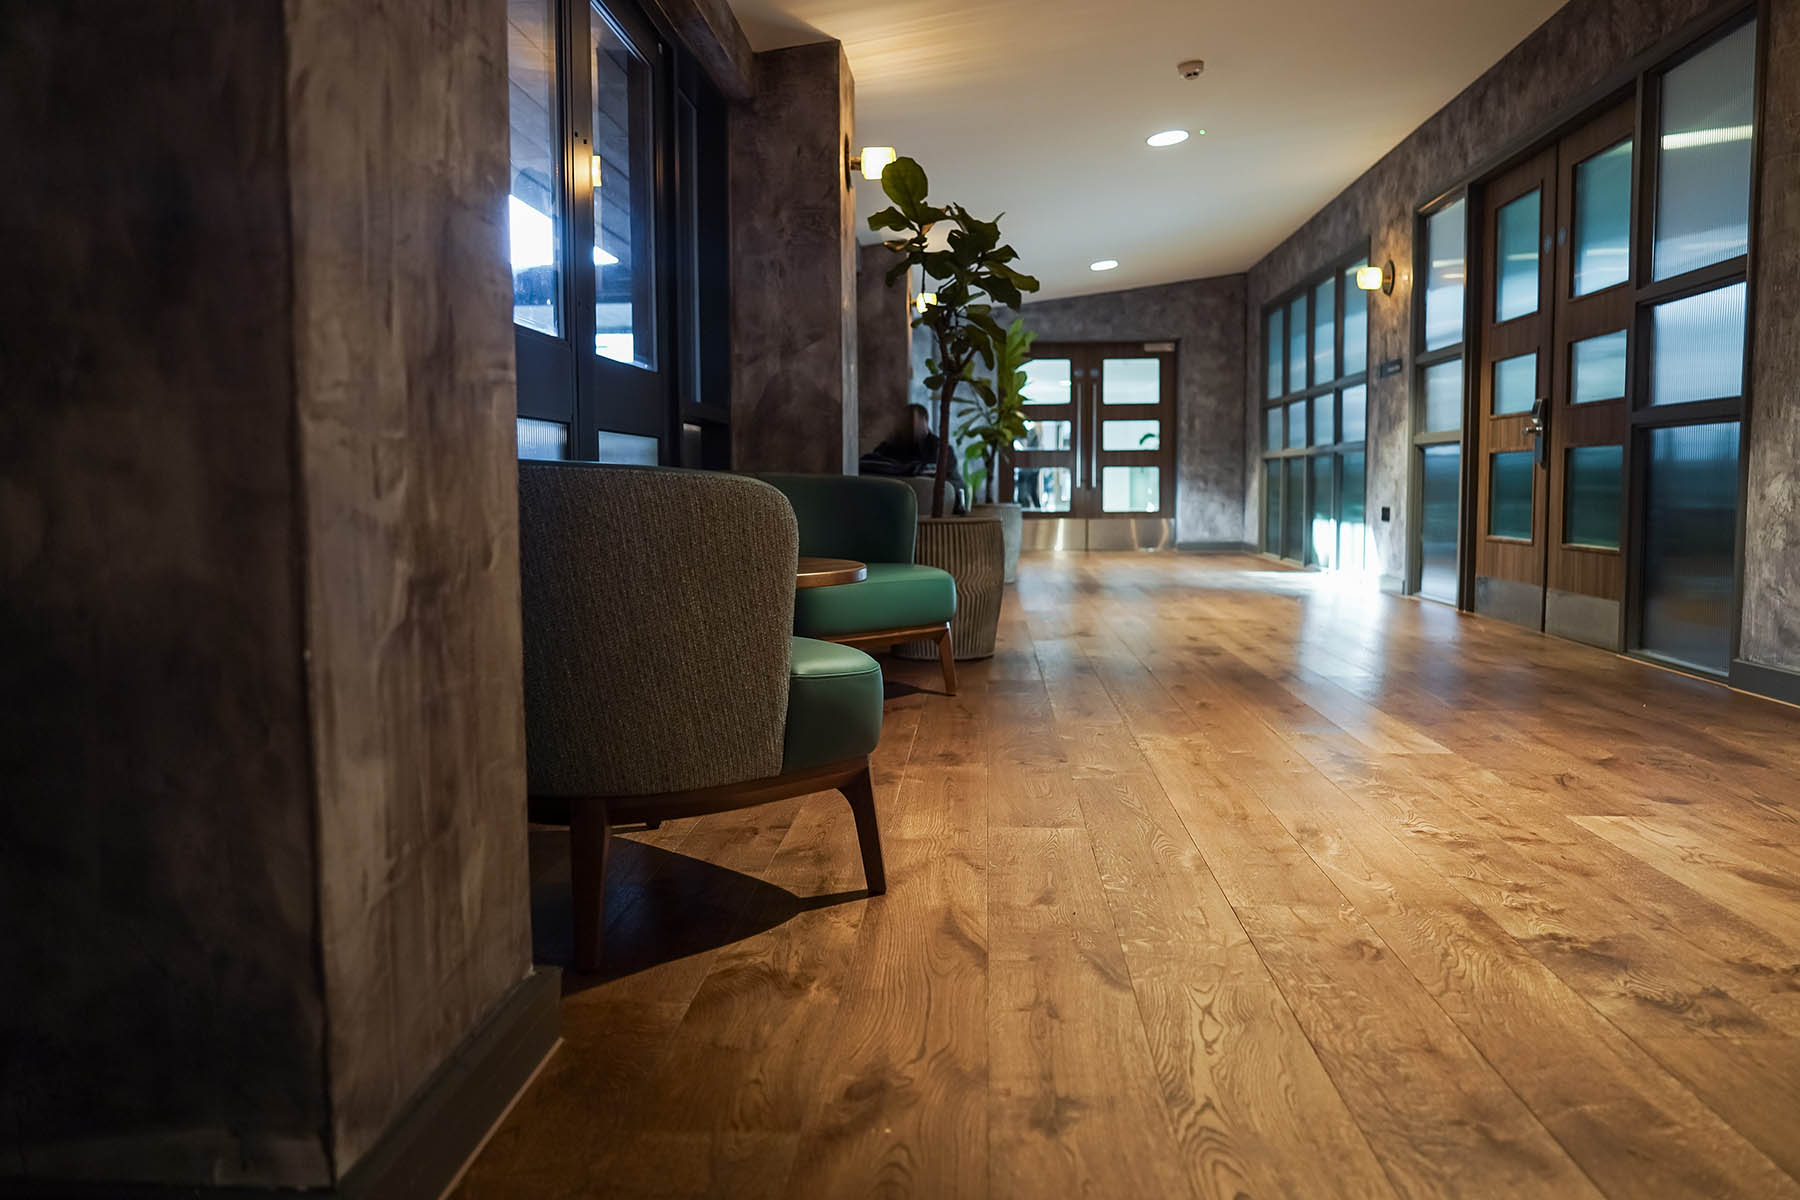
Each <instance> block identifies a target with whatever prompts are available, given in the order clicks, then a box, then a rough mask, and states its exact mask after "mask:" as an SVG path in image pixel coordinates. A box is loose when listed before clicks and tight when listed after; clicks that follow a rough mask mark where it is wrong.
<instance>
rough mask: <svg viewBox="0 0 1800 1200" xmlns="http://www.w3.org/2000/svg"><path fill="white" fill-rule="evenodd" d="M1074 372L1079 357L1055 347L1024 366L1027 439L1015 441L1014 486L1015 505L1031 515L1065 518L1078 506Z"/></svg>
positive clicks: (1043, 350) (1044, 349) (1003, 484)
mask: <svg viewBox="0 0 1800 1200" xmlns="http://www.w3.org/2000/svg"><path fill="white" fill-rule="evenodd" d="M1075 373H1076V367H1075V360H1074V358H1073V357H1072V356H1071V355H1068V354H1056V353H1055V352H1054V350H1052V349H1051V348H1050V347H1043V346H1040V347H1039V348H1038V353H1037V357H1035V358H1033V359H1031V361H1029V362H1027V363H1026V364H1025V387H1024V389H1023V390H1022V393H1021V394H1022V396H1023V398H1024V401H1025V420H1026V426H1025V436H1023V437H1021V438H1018V439H1016V440H1015V441H1014V442H1013V454H1012V480H1011V483H1012V500H1013V503H1015V504H1018V505H1019V506H1020V507H1022V508H1023V509H1024V510H1025V511H1026V512H1028V513H1056V514H1064V513H1068V512H1069V511H1070V508H1071V506H1072V505H1073V504H1074V499H1075V462H1076V457H1075V453H1076V444H1075V413H1076V406H1075ZM1006 482H1007V481H1005V480H1004V479H1003V480H1002V481H1001V491H1002V492H1004V491H1005V490H1006Z"/></svg>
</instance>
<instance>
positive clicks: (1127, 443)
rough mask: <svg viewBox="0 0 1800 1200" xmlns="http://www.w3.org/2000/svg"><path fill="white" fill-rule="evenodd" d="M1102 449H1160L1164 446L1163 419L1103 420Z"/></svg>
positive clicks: (1101, 432)
mask: <svg viewBox="0 0 1800 1200" xmlns="http://www.w3.org/2000/svg"><path fill="white" fill-rule="evenodd" d="M1100 448H1101V449H1102V450H1159V449H1161V448H1162V422H1161V421H1102V422H1100Z"/></svg>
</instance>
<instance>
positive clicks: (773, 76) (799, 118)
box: [730, 42, 858, 474]
mask: <svg viewBox="0 0 1800 1200" xmlns="http://www.w3.org/2000/svg"><path fill="white" fill-rule="evenodd" d="M854 107H855V85H854V83H853V81H852V79H851V76H850V64H849V61H848V60H847V59H846V58H845V57H844V50H843V47H842V46H841V45H840V44H839V43H837V42H815V43H813V44H811V45H805V46H794V47H791V48H789V49H785V50H771V51H769V52H767V53H764V54H759V55H757V56H756V94H755V96H754V98H752V99H751V100H749V101H747V102H744V103H740V104H736V105H733V107H732V112H731V123H730V138H731V148H730V159H731V441H732V466H733V469H735V470H739V471H819V472H826V473H831V474H837V473H840V472H845V471H849V472H854V471H855V469H856V459H857V454H858V447H857V402H856V321H857V316H856V311H857V305H856V230H855V225H856V197H855V195H854V194H853V193H852V192H851V190H850V185H849V183H848V181H847V180H846V179H845V175H844V150H845V147H846V146H847V145H850V144H852V143H853V142H854V136H853V135H854V124H853V111H854Z"/></svg>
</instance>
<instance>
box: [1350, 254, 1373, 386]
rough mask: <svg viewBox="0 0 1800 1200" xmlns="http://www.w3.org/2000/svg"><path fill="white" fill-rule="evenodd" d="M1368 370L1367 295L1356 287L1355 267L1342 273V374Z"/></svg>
mask: <svg viewBox="0 0 1800 1200" xmlns="http://www.w3.org/2000/svg"><path fill="white" fill-rule="evenodd" d="M1362 265H1364V264H1362V263H1358V264H1357V266H1362ZM1368 369H1369V293H1367V292H1365V291H1363V290H1362V289H1361V288H1359V287H1357V286H1356V267H1351V268H1350V269H1349V270H1348V271H1346V272H1344V374H1346V375H1355V374H1356V373H1358V372H1359V371H1366V370H1368Z"/></svg>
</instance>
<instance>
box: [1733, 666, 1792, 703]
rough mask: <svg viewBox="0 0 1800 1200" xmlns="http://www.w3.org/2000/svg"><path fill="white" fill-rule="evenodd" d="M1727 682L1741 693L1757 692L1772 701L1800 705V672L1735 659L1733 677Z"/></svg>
mask: <svg viewBox="0 0 1800 1200" xmlns="http://www.w3.org/2000/svg"><path fill="white" fill-rule="evenodd" d="M1727 682H1728V683H1730V684H1731V686H1732V687H1734V688H1736V689H1738V691H1740V692H1755V693H1756V694H1757V695H1759V696H1767V697H1768V698H1769V699H1771V700H1782V701H1785V702H1786V703H1788V704H1800V671H1790V670H1788V669H1786V668H1785V667H1769V666H1764V665H1763V664H1762V663H1753V662H1745V661H1744V660H1743V659H1741V658H1734V659H1732V660H1731V676H1730V678H1729V679H1728V680H1727Z"/></svg>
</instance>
